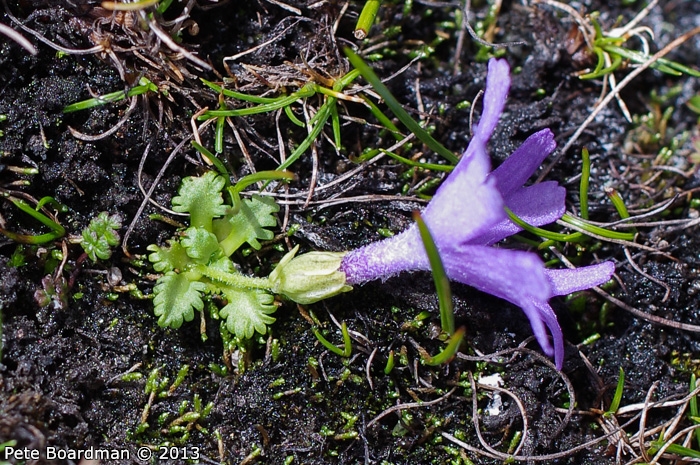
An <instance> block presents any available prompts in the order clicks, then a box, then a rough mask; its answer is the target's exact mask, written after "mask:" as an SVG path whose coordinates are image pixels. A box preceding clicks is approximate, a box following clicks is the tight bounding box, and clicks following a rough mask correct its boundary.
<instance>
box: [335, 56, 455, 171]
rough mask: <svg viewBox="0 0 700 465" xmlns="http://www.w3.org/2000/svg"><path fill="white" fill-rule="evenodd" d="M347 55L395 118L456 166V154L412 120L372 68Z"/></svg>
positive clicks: (362, 61) (360, 60)
mask: <svg viewBox="0 0 700 465" xmlns="http://www.w3.org/2000/svg"><path fill="white" fill-rule="evenodd" d="M345 54H346V55H347V57H348V60H350V63H351V64H352V65H353V66H354V67H355V68H356V69H357V70H359V72H360V74H362V77H364V78H365V80H366V81H367V82H369V83H370V85H371V86H372V87H373V88H374V90H375V91H376V92H377V93H378V94H379V95H380V96H381V97H382V98H383V99H384V102H386V104H387V106H388V107H389V109H390V110H391V112H392V113H393V114H394V116H396V117H397V118H398V119H399V121H401V122H402V123H403V124H404V125H405V126H406V127H407V128H408V130H409V131H411V132H412V133H413V134H415V135H416V137H417V138H418V139H419V140H420V141H421V142H423V143H424V144H425V145H427V146H428V147H429V148H430V149H431V150H433V151H434V152H436V153H437V154H439V155H440V156H442V157H443V158H444V159H446V160H447V161H449V162H450V163H454V164H456V163H457V162H458V161H459V159H458V158H457V157H456V156H455V154H454V153H452V152H450V151H449V150H447V148H445V146H443V145H442V144H441V143H439V142H438V141H436V140H435V139H434V138H433V136H431V135H430V134H428V132H427V131H426V130H425V129H423V128H422V127H420V125H419V124H418V123H417V122H416V121H415V120H414V119H413V118H411V116H410V115H409V114H408V113H407V112H406V110H404V109H403V107H402V106H401V104H400V103H399V101H398V100H396V98H394V96H393V95H391V92H389V89H388V88H387V87H386V86H385V85H384V84H383V83H382V81H381V80H380V79H379V77H378V76H377V75H376V74H375V72H374V71H373V70H372V68H370V67H369V66H368V65H367V64H366V63H365V62H364V60H362V58H360V56H359V55H357V54H356V53H355V52H353V51H352V50H350V49H349V48H345Z"/></svg>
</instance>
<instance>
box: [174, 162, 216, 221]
mask: <svg viewBox="0 0 700 465" xmlns="http://www.w3.org/2000/svg"><path fill="white" fill-rule="evenodd" d="M225 184H226V180H225V179H224V178H223V176H220V175H219V174H217V173H216V172H214V171H207V172H206V173H204V174H203V175H202V176H199V177H195V176H191V177H187V178H185V179H183V180H182V185H181V186H180V190H179V191H178V194H179V195H177V196H176V197H173V200H172V204H173V210H175V211H176V212H179V213H189V214H190V225H191V226H194V227H197V228H204V229H206V230H208V231H211V227H212V220H213V219H214V218H217V217H220V216H223V215H225V214H226V205H224V199H223V197H222V196H221V189H223V187H224V185H225Z"/></svg>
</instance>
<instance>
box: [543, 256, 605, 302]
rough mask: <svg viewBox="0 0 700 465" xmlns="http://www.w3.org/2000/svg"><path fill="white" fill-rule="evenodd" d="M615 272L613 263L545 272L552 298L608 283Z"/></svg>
mask: <svg viewBox="0 0 700 465" xmlns="http://www.w3.org/2000/svg"><path fill="white" fill-rule="evenodd" d="M614 272H615V264H614V263H613V262H603V263H599V264H597V265H591V266H582V267H580V268H576V269H572V270H545V273H546V275H547V279H549V283H550V285H551V286H552V296H555V295H567V294H571V293H572V292H577V291H582V290H584V289H589V288H591V287H593V286H598V285H600V284H603V283H604V282H606V281H608V280H609V279H610V277H611V276H612V275H613V273H614Z"/></svg>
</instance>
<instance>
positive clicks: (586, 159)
mask: <svg viewBox="0 0 700 465" xmlns="http://www.w3.org/2000/svg"><path fill="white" fill-rule="evenodd" d="M581 160H583V162H582V166H581V185H580V187H579V197H580V201H581V218H583V219H584V220H587V219H588V182H589V180H590V178H591V157H590V156H589V155H588V149H587V148H586V147H584V148H583V150H581Z"/></svg>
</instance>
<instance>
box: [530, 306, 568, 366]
mask: <svg viewBox="0 0 700 465" xmlns="http://www.w3.org/2000/svg"><path fill="white" fill-rule="evenodd" d="M534 304H535V307H536V308H537V310H538V315H539V317H540V318H542V319H543V320H544V323H545V324H546V325H547V328H549V332H550V333H552V339H553V340H554V351H553V353H552V352H551V351H550V352H548V349H549V350H551V345H549V338H548V337H547V334H540V335H538V334H537V332H535V337H536V338H537V342H538V343H539V344H540V347H542V350H543V351H544V353H545V354H547V355H548V356H550V357H551V356H552V355H554V364H555V365H556V367H557V370H561V368H562V366H563V365H564V334H563V333H562V331H561V326H559V321H558V320H557V315H556V314H555V313H554V310H552V307H550V306H549V304H548V303H547V302H534ZM530 321H531V322H532V319H530ZM531 324H532V323H531ZM533 329H534V326H533Z"/></svg>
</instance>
